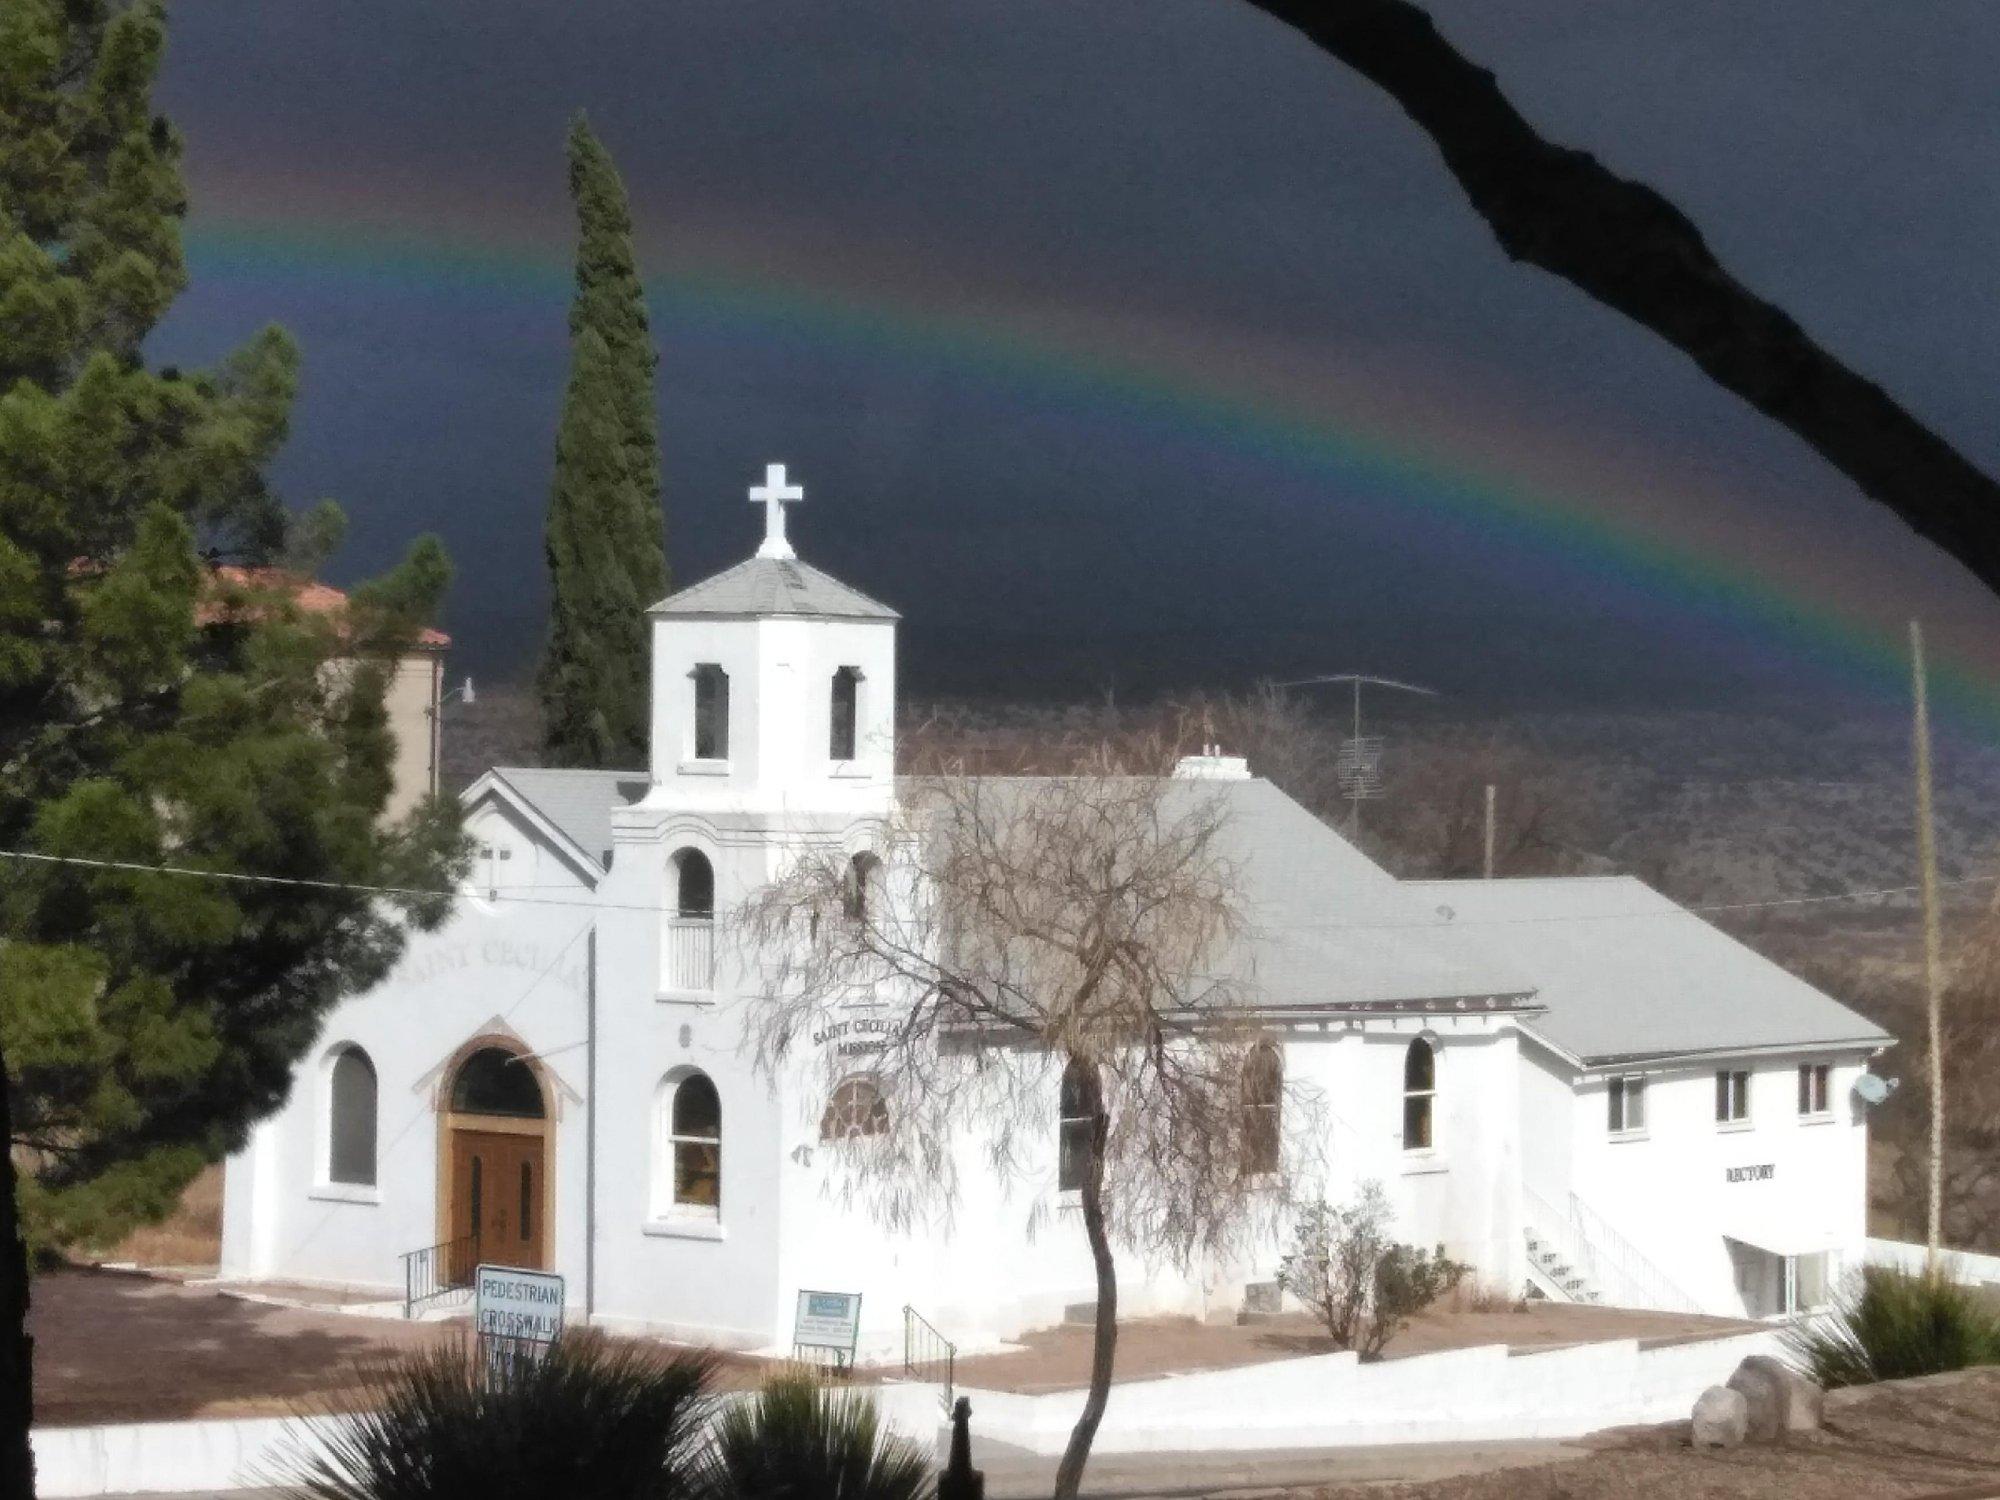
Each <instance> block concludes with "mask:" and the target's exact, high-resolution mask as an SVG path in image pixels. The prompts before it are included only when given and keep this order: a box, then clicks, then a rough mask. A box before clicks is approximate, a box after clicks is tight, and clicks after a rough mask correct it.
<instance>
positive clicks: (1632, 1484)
mask: <svg viewBox="0 0 2000 1500" xmlns="http://www.w3.org/2000/svg"><path fill="white" fill-rule="evenodd" d="M1588 1445H1589V1446H1590V1447H1591V1448H1592V1449H1593V1450H1594V1451H1593V1452H1591V1453H1590V1455H1589V1456H1588V1457H1585V1458H1581V1459H1571V1460H1567V1461H1564V1462H1562V1463H1557V1464H1550V1465H1546V1466H1543V1467H1540V1468H1515V1469H1508V1470H1505V1471H1504V1472H1498V1473H1488V1474H1473V1475H1466V1476H1464V1477H1462V1478H1457V1479H1443V1480H1437V1481H1435V1482H1432V1483H1428V1484H1398V1485H1388V1486H1382V1485H1362V1486H1349V1485H1342V1486H1336V1487H1334V1488H1330V1489H1329V1488H1318V1489H1303V1490H1294V1491H1291V1492H1290V1495H1291V1500H1385V1497H1387V1500H1613V1497H1616V1500H1797V1497H1799V1496H1830V1497H1843V1500H1862V1497H1867V1500H1876V1497H1882V1500H1893V1497H1896V1496H1909V1497H1917V1496H1925V1497H1940V1500H1941V1497H1943V1496H1947V1495H1949V1496H1953V1497H1963V1500H1971V1497H1972V1496H1975V1495H1981V1496H1991V1495H2000V1368H1990V1369H1984V1370H1968V1371H1965V1372H1963V1373H1961V1374H1956V1375H1935V1376H1931V1377H1929V1378H1927V1379H1923V1380H1903V1381H1894V1382H1891V1383H1889V1384H1887V1385H1880V1386H1868V1387H1863V1388H1859V1389H1855V1390H1851V1391H1836V1392H1834V1393H1833V1394H1832V1395H1831V1396H1830V1397H1829V1398H1828V1403H1827V1417H1826V1427H1825V1429H1824V1430H1823V1431H1821V1432H1817V1433H1811V1434H1806V1435H1802V1436H1799V1437H1796V1438H1794V1439H1793V1440H1792V1441H1791V1442H1790V1443H1788V1444H1786V1445H1784V1446H1783V1447H1777V1448H1750V1447H1745V1448H1736V1449H1731V1450H1728V1451H1705V1452H1697V1451H1696V1450H1694V1449H1692V1448H1690V1447H1688V1446H1687V1426H1686V1424H1685V1423H1678V1424H1674V1425H1672V1426H1668V1427H1653V1428H1640V1429H1632V1430H1627V1431H1620V1432H1611V1433H1604V1434H1601V1435H1599V1436H1598V1437H1597V1438H1594V1439H1590V1440H1588Z"/></svg>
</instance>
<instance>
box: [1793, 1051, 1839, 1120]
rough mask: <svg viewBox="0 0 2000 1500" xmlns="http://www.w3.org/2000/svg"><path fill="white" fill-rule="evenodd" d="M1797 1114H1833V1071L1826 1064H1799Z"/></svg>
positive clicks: (1809, 1115)
mask: <svg viewBox="0 0 2000 1500" xmlns="http://www.w3.org/2000/svg"><path fill="white" fill-rule="evenodd" d="M1799 1113H1800V1114H1801V1115H1805V1116H1808V1117H1811V1116H1816V1115H1827V1114H1831V1113H1833V1069H1832V1068H1831V1067H1830V1066H1828V1065H1827V1064H1826V1063H1800V1064H1799Z"/></svg>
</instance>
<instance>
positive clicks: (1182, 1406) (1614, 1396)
mask: <svg viewBox="0 0 2000 1500" xmlns="http://www.w3.org/2000/svg"><path fill="white" fill-rule="evenodd" d="M1778 1348H1779V1345H1778V1338H1777V1335H1776V1334H1775V1333H1768V1332H1759V1333H1749V1334H1741V1335H1737V1336H1734V1337H1730V1338H1726V1339H1705V1340H1702V1341H1701V1342H1698V1343H1685V1344H1669V1345H1662V1346H1660V1347H1656V1348H1650V1349H1642V1348H1641V1347H1640V1346H1639V1344H1638V1342H1637V1341H1636V1340H1632V1339H1623V1340H1618V1341H1615V1342H1611V1343H1601V1344H1580V1345H1577V1346H1575V1347H1573V1348H1568V1349H1557V1350H1551V1351H1549V1352H1547V1353H1541V1354H1518V1355H1517V1354H1510V1353H1509V1352H1508V1351H1507V1348H1506V1346H1505V1345H1503V1344H1493V1345H1488V1346H1485V1347H1481V1348H1476V1349H1454V1350H1449V1351H1446V1352H1444V1353H1441V1354H1424V1355H1415V1356H1412V1357H1410V1358H1407V1359H1392V1360H1386V1361H1383V1362H1382V1363H1380V1364H1369V1365H1364V1364H1360V1363H1359V1362H1358V1361H1357V1360H1356V1358H1355V1356H1354V1355H1353V1354H1351V1353H1350V1354H1324V1355H1317V1356H1314V1357H1312V1358H1308V1359H1289V1360H1279V1361H1275V1362H1272V1363H1269V1364H1261V1365H1245V1366H1242V1367H1240V1368H1238V1369H1234V1370H1204V1371H1201V1372H1199V1373H1197V1374H1192V1375H1170V1376H1167V1377H1165V1378H1164V1379H1160V1380H1140V1381H1132V1382H1129V1383H1126V1384H1122V1385H1119V1386H1116V1387H1114V1388H1113V1390H1112V1392H1111V1402H1110V1405H1109V1406H1108V1407H1107V1408H1106V1410H1105V1414H1104V1422H1103V1425H1102V1426H1100V1427H1099V1428H1098V1430H1097V1442H1096V1446H1095V1451H1096V1452H1099V1453H1166V1452H1192V1451H1213V1450H1218V1449H1255V1448H1334V1447H1350V1446H1360V1445H1363V1444H1389V1443H1439V1442H1482V1441H1493V1440H1498V1439H1507V1438H1566V1437H1581V1436H1582V1435H1583V1434H1584V1433H1586V1432H1595V1431H1597V1430H1598V1429H1600V1428H1604V1427H1622V1426H1626V1425H1628V1424H1631V1423H1639V1422H1668V1421H1674V1420H1677V1419H1679V1418H1682V1417H1685V1416H1687V1415H1688V1413H1689V1412H1690V1411H1691V1410H1692V1409H1693V1407H1694V1401H1695V1397H1697V1396H1699V1395H1700V1394H1701V1393H1702V1392H1703V1391H1704V1390H1706V1389H1707V1388H1708V1387H1709V1386H1711V1385H1719V1384H1721V1383H1722V1382H1723V1381H1725V1380H1727V1379H1728V1378H1729V1375H1730V1373H1731V1372H1732V1371H1733V1370H1735V1368H1736V1366H1737V1365H1738V1364H1739V1363H1740V1362H1741V1361H1742V1360H1743V1359H1744V1358H1746V1357H1747V1356H1749V1355H1752V1354H1776V1353H1777V1352H1778ZM961 1394H963V1395H966V1396H968V1397H970V1398H971V1401H972V1430H973V1432H974V1433H975V1434H977V1435H978V1436H980V1437H983V1438H992V1439H997V1440H999V1441H1000V1442H1005V1443H1013V1444H1016V1445H1017V1446H1019V1447H1023V1448H1027V1449H1029V1450H1031V1451H1033V1452H1035V1453H1043V1454H1051V1453H1060V1452H1061V1451H1062V1448H1063V1444H1064V1443H1065V1442H1067V1441H1068V1438H1069V1431H1070V1428H1071V1426H1072V1425H1074V1423H1075V1421H1076V1418H1077V1414H1078V1413H1079V1412H1080V1411H1081V1410H1082V1407H1083V1392H1082V1391H1062V1392H1058V1393H1056V1394H1053V1395H1047V1396H1023V1395H1015V1394H1012V1393H1010V1392H1005V1391H979V1390H966V1391H963V1392H962V1393H961Z"/></svg>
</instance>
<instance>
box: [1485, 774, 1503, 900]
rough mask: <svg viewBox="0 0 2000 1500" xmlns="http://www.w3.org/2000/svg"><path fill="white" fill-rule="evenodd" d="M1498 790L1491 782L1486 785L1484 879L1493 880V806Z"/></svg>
mask: <svg viewBox="0 0 2000 1500" xmlns="http://www.w3.org/2000/svg"><path fill="white" fill-rule="evenodd" d="M1499 791H1500V789H1499V788H1498V787H1497V786H1495V785H1494V784H1493V783H1492V782H1490V781H1489V782H1487V783H1486V878H1487V879H1488V880H1491V879H1492V878H1493V824H1494V821H1495V819H1494V816H1493V805H1494V800H1495V798H1496V797H1497V796H1498V795H1499Z"/></svg>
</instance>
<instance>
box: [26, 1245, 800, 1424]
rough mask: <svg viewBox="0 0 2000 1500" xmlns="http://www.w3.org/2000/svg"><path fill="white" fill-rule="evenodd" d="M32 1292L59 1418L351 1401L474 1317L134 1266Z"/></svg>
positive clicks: (43, 1400)
mask: <svg viewBox="0 0 2000 1500" xmlns="http://www.w3.org/2000/svg"><path fill="white" fill-rule="evenodd" d="M32 1295H33V1303H32V1310H31V1313H30V1317H29V1328H30V1331H31V1332H32V1333H33V1334H34V1336H35V1421H36V1423H37V1424H38V1425H42V1426H48V1427H78V1426H85V1425H91V1424H96V1423H100V1422H166V1421H173V1420H176V1419H180V1418H186V1417H197V1416H200V1417H247V1416H263V1415H282V1414H286V1413H289V1412H291V1411H292V1410H294V1409H295V1408H296V1407H298V1406H299V1405H301V1404H305V1405H311V1406H318V1405H321V1404H326V1405H333V1406H344V1405H346V1404H348V1403H349V1402H350V1401H351V1400H352V1399H353V1398H354V1397H355V1396H356V1395H358V1394H359V1393H360V1391H361V1388H362V1381H363V1378H364V1374H365V1367H366V1366H367V1365H368V1364H370V1363H371V1362H379V1361H380V1360H381V1359H383V1358H384V1357H386V1356H393V1355H396V1354H401V1353H407V1352H409V1351H411V1350H416V1349H424V1348H431V1347H435V1346H437V1345H440V1344H445V1343H449V1342H451V1341H452V1340H454V1339H459V1338H462V1337H464V1335H465V1324H464V1322H463V1321H448V1322H438V1323H405V1322H402V1321H400V1320H398V1319H393V1318H373V1317H357V1316H354V1315H352V1314H349V1313H341V1312H336V1311H332V1310H328V1311H325V1312H320V1311H309V1310H306V1309H303V1308H292V1307H273V1306H271V1305H270V1304H268V1303H261V1302H246V1301H244V1300H242V1299H241V1298H237V1297H229V1296H224V1295H223V1294H221V1293H219V1292H217V1291H215V1290H214V1289H213V1288H210V1287H202V1286H185V1285H182V1284H180V1283H178V1282H174V1281H167V1280H156V1279H154V1278H152V1277H149V1276H144V1275H138V1274H133V1273H129V1272H118V1271H94V1270H65V1271H57V1272H52V1273H50V1274H47V1275H43V1276H38V1277H36V1278H35V1283H34V1288H33V1293H32ZM763 1369H764V1367H763V1366H761V1365H759V1364H758V1363H757V1362H755V1361H752V1360H746V1359H738V1358H731V1359H727V1360H725V1361H724V1363H723V1368H722V1370H721V1371H720V1373H719V1380H718V1383H719V1384H720V1385H722V1386H724V1387H733V1386H744V1385H751V1384H754V1383H755V1382H756V1380H757V1378H758V1376H759V1375H760V1374H761V1373H762V1372H763Z"/></svg>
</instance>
